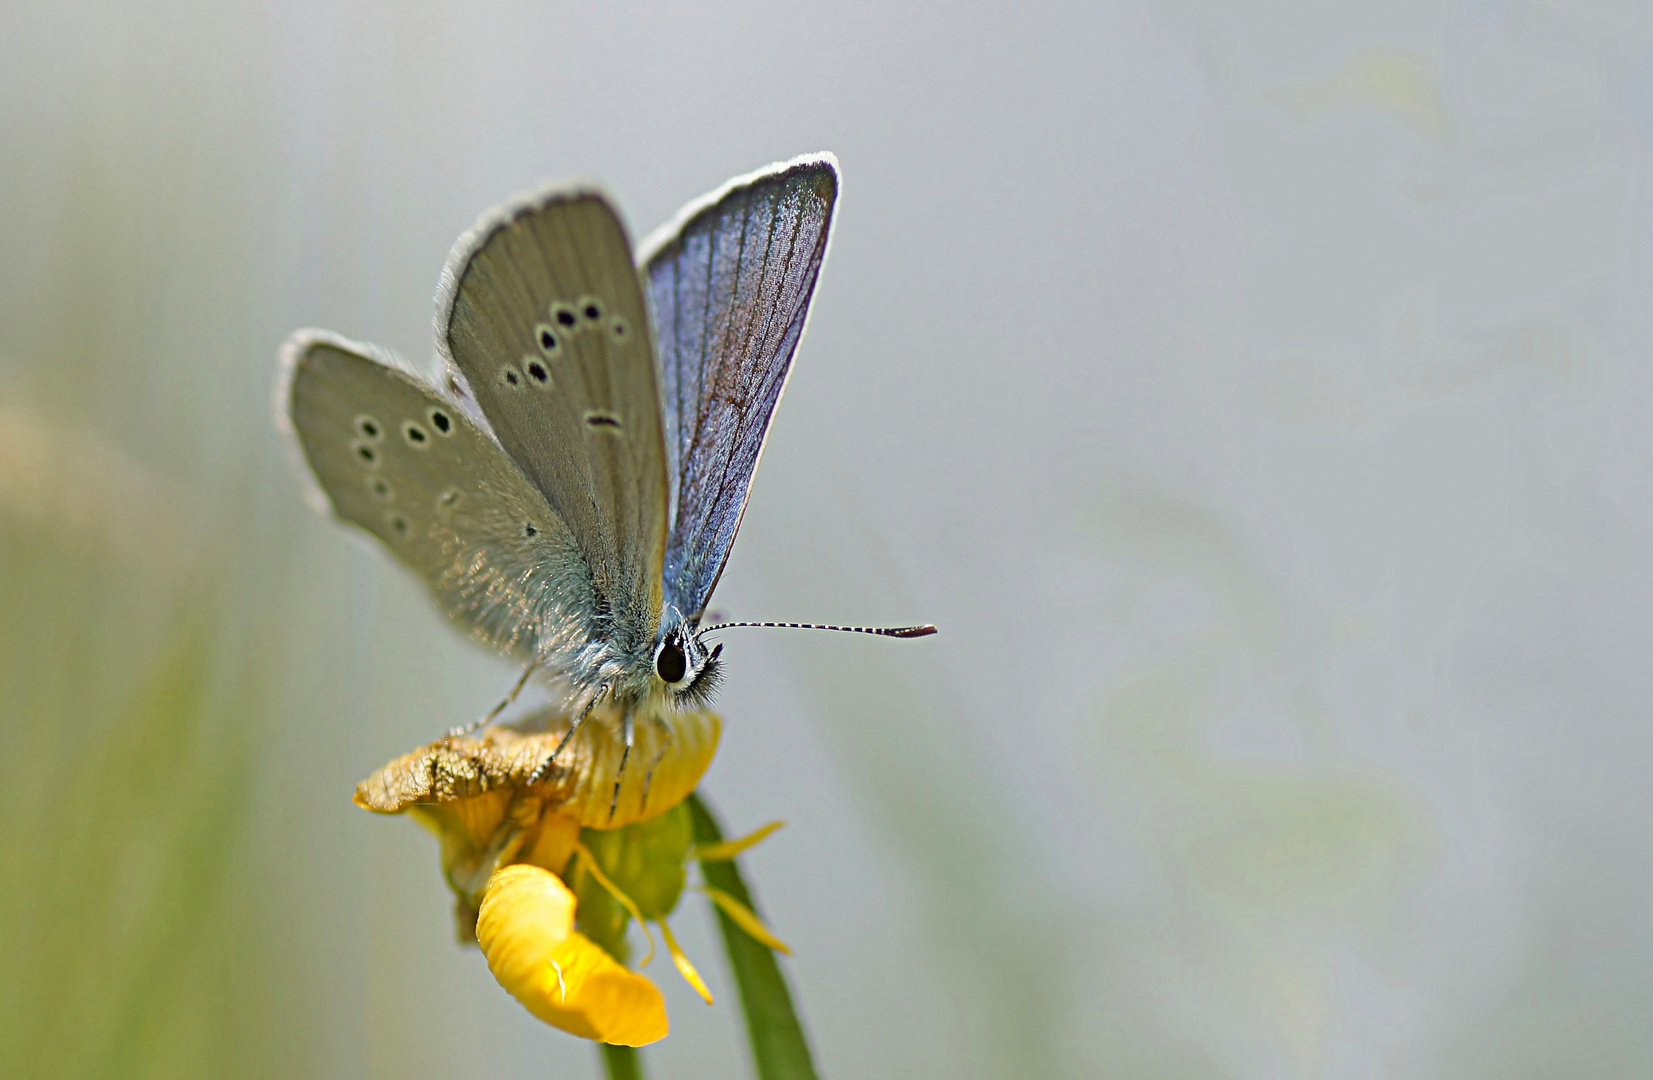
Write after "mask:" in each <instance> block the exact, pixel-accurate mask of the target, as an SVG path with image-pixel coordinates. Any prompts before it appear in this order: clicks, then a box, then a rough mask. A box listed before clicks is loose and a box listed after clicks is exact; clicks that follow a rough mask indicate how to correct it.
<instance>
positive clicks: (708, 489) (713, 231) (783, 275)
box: [643, 154, 838, 617]
mask: <svg viewBox="0 0 1653 1080" xmlns="http://www.w3.org/2000/svg"><path fill="white" fill-rule="evenodd" d="M837 196H838V162H837V159H836V158H834V157H833V156H832V155H830V154H819V155H812V156H809V157H803V158H797V159H795V160H793V161H790V162H786V163H784V164H780V165H774V166H770V167H769V168H767V169H763V170H760V171H758V172H756V173H752V174H751V175H748V176H743V177H739V178H737V179H735V180H732V181H730V182H729V183H728V184H726V185H725V186H724V187H722V188H720V189H719V190H717V191H715V192H713V193H712V194H711V195H709V196H707V197H706V198H705V199H702V200H700V201H698V202H696V203H692V204H690V206H688V207H687V208H685V210H684V211H683V213H682V214H680V215H679V217H678V220H677V221H676V222H674V223H673V224H671V225H668V226H666V227H665V228H664V229H662V230H661V231H660V232H659V233H657V234H656V236H655V237H654V238H651V241H650V242H649V243H648V244H646V245H645V248H644V256H643V263H644V272H645V275H646V277H647V279H648V285H649V296H650V300H651V302H652V307H653V313H654V320H655V323H654V325H655V328H656V334H657V336H658V339H659V363H660V376H659V377H660V390H661V401H662V409H661V412H662V414H663V418H662V423H663V425H664V427H665V441H666V465H667V472H668V475H669V477H670V483H671V493H670V502H671V532H670V536H669V539H668V540H667V544H666V562H665V578H666V582H665V584H666V599H667V602H668V603H671V604H674V605H676V607H677V608H678V610H680V611H681V612H682V613H683V614H684V615H685V616H691V617H698V616H699V615H700V613H701V612H702V611H703V609H704V608H705V606H706V602H707V600H708V599H709V598H710V597H711V594H712V589H713V588H714V587H715V586H716V584H717V579H718V576H719V575H720V574H721V573H722V572H723V564H724V562H725V561H726V560H727V559H728V557H729V549H730V548H731V547H732V546H733V544H734V542H735V533H736V531H737V530H738V529H739V528H740V518H741V515H742V514H743V513H744V512H745V509H746V499H747V496H748V494H749V493H750V491H751V486H752V478H753V476H754V474H755V473H756V471H757V466H758V458H759V457H760V456H761V454H762V453H763V444H764V439H765V437H766V436H767V434H768V431H769V421H770V419H771V417H772V416H773V415H774V411H775V404H776V403H777V402H778V401H779V400H780V396H781V391H782V389H783V388H784V387H785V385H786V379H787V375H788V374H789V372H790V371H791V368H792V356H793V354H794V353H795V352H796V351H797V348H798V342H799V341H800V340H801V339H802V337H803V332H804V323H805V321H806V320H807V319H808V317H809V302H810V297H811V296H812V295H813V294H814V292H815V281H816V278H817V277H818V275H819V274H820V271H821V263H822V262H823V261H824V260H825V259H826V251H827V241H828V238H829V235H830V232H831V224H832V211H833V205H834V203H835V201H836V200H837Z"/></svg>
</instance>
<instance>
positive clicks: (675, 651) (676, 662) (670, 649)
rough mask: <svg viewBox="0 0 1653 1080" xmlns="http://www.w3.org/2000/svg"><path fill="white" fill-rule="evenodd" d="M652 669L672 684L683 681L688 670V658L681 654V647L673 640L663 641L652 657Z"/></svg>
mask: <svg viewBox="0 0 1653 1080" xmlns="http://www.w3.org/2000/svg"><path fill="white" fill-rule="evenodd" d="M654 670H655V673H656V674H658V675H659V676H660V678H661V679H663V680H664V681H666V682H668V683H670V684H672V685H673V686H675V685H677V684H678V683H680V682H682V681H683V676H684V675H685V674H687V673H688V670H689V658H688V657H686V656H684V655H683V647H682V646H681V645H679V644H677V643H676V642H675V641H668V642H665V643H664V644H662V645H661V646H660V651H659V652H658V653H656V654H655V657H654Z"/></svg>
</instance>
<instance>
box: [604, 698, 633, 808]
mask: <svg viewBox="0 0 1653 1080" xmlns="http://www.w3.org/2000/svg"><path fill="white" fill-rule="evenodd" d="M620 731H621V732H622V734H623V736H624V738H625V743H626V748H625V749H624V750H622V751H620V767H619V768H618V769H615V770H614V797H613V798H612V799H610V800H609V801H608V820H610V821H613V820H614V812H615V811H616V810H618V809H619V808H620V781H621V780H622V779H624V778H625V775H626V759H627V758H629V757H631V743H632V737H633V736H634V735H636V734H637V724H636V721H634V720H633V719H632V710H631V708H630V707H627V709H626V715H625V717H624V719H622V720H621V721H620Z"/></svg>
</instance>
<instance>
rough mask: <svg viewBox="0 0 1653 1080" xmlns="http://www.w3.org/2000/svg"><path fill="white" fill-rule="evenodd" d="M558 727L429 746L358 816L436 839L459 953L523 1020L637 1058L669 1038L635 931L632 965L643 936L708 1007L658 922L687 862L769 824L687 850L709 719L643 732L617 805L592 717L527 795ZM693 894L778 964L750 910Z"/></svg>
mask: <svg viewBox="0 0 1653 1080" xmlns="http://www.w3.org/2000/svg"><path fill="white" fill-rule="evenodd" d="M568 723H569V721H568V718H567V717H560V716H557V715H555V714H552V713H549V712H547V713H542V714H540V715H539V716H537V717H535V718H533V719H532V720H530V721H528V722H525V723H523V724H520V725H516V726H504V725H501V726H496V727H491V728H488V729H486V730H484V731H482V732H479V733H477V734H474V735H462V736H450V737H448V738H445V739H440V740H438V741H436V742H434V743H431V744H430V745H429V746H426V747H423V748H421V749H419V750H416V751H414V752H413V753H411V754H407V755H404V756H403V757H400V758H398V759H396V760H395V761H392V762H391V763H390V764H389V765H386V766H385V767H384V768H383V769H381V770H380V771H379V772H377V773H375V774H374V775H373V776H372V777H369V778H368V779H367V780H364V781H363V782H362V783H361V784H359V785H358V786H357V788H356V795H355V802H356V804H357V805H358V806H362V807H365V808H367V809H369V810H374V811H377V812H380V813H407V814H409V815H410V816H412V817H414V818H415V819H416V820H418V821H419V822H420V823H421V824H423V825H425V826H426V827H427V828H429V829H430V830H431V831H432V832H433V833H435V834H436V836H437V838H438V839H439V840H440V842H441V854H442V872H443V874H444V876H445V877H446V878H447V881H448V884H449V886H450V887H451V888H452V889H453V892H454V896H455V898H456V902H455V905H454V915H455V920H456V923H457V927H458V931H459V937H460V939H461V940H462V941H465V942H475V943H476V944H478V945H480V946H481V948H482V952H483V954H484V956H486V958H487V961H488V968H489V970H490V971H492V972H493V974H494V978H496V979H497V980H498V981H499V984H500V985H501V986H502V987H504V988H505V989H506V991H508V992H509V993H510V994H511V996H512V997H514V998H516V999H517V1000H518V1001H519V1002H521V1003H522V1004H523V1006H524V1007H526V1008H527V1009H528V1011H529V1012H531V1013H533V1014H534V1015H535V1016H537V1017H539V1018H540V1019H541V1020H544V1021H545V1022H546V1023H548V1024H551V1025H553V1026H555V1027H558V1028H561V1029H563V1030H564V1031H567V1032H570V1033H572V1034H575V1035H579V1036H582V1037H584V1038H588V1039H597V1040H599V1041H602V1042H608V1043H618V1044H622V1045H627V1046H641V1045H644V1044H645V1043H650V1042H653V1041H655V1040H656V1039H660V1038H663V1037H664V1036H665V1034H666V1032H667V1028H668V1023H667V1019H666V1007H665V1001H664V999H662V997H661V996H660V990H659V988H658V987H656V986H655V985H654V983H653V982H651V981H650V980H649V979H647V978H645V977H644V976H642V975H640V974H638V973H636V972H634V971H632V970H630V969H629V968H627V967H626V966H625V964H624V961H625V959H626V957H627V954H628V949H627V942H626V933H627V929H628V927H629V926H630V924H631V922H632V921H633V920H636V922H637V923H638V925H639V926H640V927H641V928H642V930H643V932H644V934H645V935H648V940H649V951H648V954H647V955H646V956H645V957H644V958H643V961H642V965H646V964H647V963H648V962H649V959H650V958H652V957H653V955H654V937H653V935H652V934H651V933H650V931H649V924H650V923H652V924H654V925H655V926H657V927H658V928H659V929H660V932H661V936H662V937H663V938H664V940H665V943H666V948H667V949H668V951H669V952H670V953H671V958H672V963H673V964H674V965H675V966H676V967H677V970H678V971H679V973H681V974H682V976H683V978H684V979H686V980H687V981H688V982H689V984H690V985H691V986H693V987H694V988H695V990H696V991H698V992H699V993H700V995H701V996H702V997H703V998H705V1000H706V1003H707V1004H711V1001H712V995H711V991H710V990H709V989H708V988H707V986H706V983H705V980H703V979H702V978H701V977H700V973H699V972H698V971H696V970H695V966H694V965H693V964H692V963H691V962H690V961H689V958H688V957H687V956H686V955H684V953H683V950H682V949H681V948H680V947H679V946H678V943H677V939H676V937H675V935H673V934H672V932H671V929H670V927H669V926H668V925H667V923H666V919H667V917H668V916H669V915H670V914H671V913H672V912H673V910H675V909H676V907H677V903H678V900H679V898H680V897H681V896H682V893H683V890H684V887H685V884H686V879H687V870H688V864H689V862H690V861H691V860H692V859H694V858H700V859H720V858H732V857H734V855H735V854H736V853H737V852H738V851H741V850H743V849H744V848H746V847H749V846H750V845H751V844H753V843H756V842H757V841H758V840H761V839H762V838H763V837H764V836H767V835H768V833H769V832H771V831H773V829H774V828H776V827H778V823H777V825H774V826H768V827H766V828H764V829H762V830H759V831H758V832H757V833H754V834H753V835H752V836H750V837H747V838H746V839H744V840H736V841H730V842H728V843H725V844H718V845H715V846H714V847H711V848H706V849H697V848H695V847H694V846H693V834H694V828H693V823H692V820H691V815H690V814H689V807H688V805H687V804H686V803H685V802H684V799H686V798H687V797H688V795H689V794H690V793H691V792H692V791H693V790H694V787H695V785H696V784H697V783H699V781H700V777H701V775H702V774H703V773H704V772H705V771H706V767H707V765H709V764H710V763H711V759H712V755H713V753H714V752H715V751H716V749H717V741H718V735H719V731H720V721H719V720H718V718H717V716H716V715H714V714H712V713H706V712H695V713H677V712H674V713H671V714H670V715H667V716H661V717H646V718H643V720H642V722H640V723H638V724H637V728H636V737H635V741H634V744H633V747H632V751H631V755H630V759H629V763H628V765H627V768H626V771H625V772H624V774H622V775H621V777H620V780H621V782H620V785H619V788H618V791H616V786H615V774H616V772H617V770H618V767H619V763H620V760H621V753H622V751H623V750H624V746H623V743H622V742H621V737H620V717H619V716H618V714H617V713H615V712H613V711H612V710H609V711H603V710H601V709H600V710H598V711H595V712H594V713H593V714H592V716H591V717H589V718H588V719H587V721H586V723H585V725H584V726H582V727H581V729H580V731H579V732H577V733H576V734H575V736H574V738H573V739H571V740H569V743H568V745H567V746H565V747H563V749H562V752H561V753H560V754H559V755H558V760H557V763H556V766H555V767H553V768H551V769H549V770H547V771H546V774H545V776H544V778H543V779H542V781H541V782H540V783H537V784H533V785H530V784H529V783H528V779H529V777H531V776H533V775H534V774H535V771H536V770H537V769H539V768H540V766H541V765H542V764H543V763H544V762H545V761H546V759H547V758H548V757H549V756H550V754H551V752H552V751H553V750H555V749H556V747H557V745H558V744H559V743H560V742H561V740H562V736H563V734H564V733H565V732H567V730H568ZM699 888H700V889H701V890H702V891H704V892H706V893H707V894H708V895H709V896H710V897H711V899H712V900H713V902H714V903H716V904H717V905H718V907H720V908H722V909H723V910H724V911H725V912H726V913H727V914H729V915H730V917H731V918H733V919H734V920H735V922H736V923H737V924H738V925H740V926H741V927H742V928H744V929H745V930H746V932H747V933H748V934H750V935H752V936H753V937H754V938H756V939H757V940H758V941H761V942H763V943H764V944H766V945H769V946H770V947H772V948H778V949H781V950H783V951H785V949H786V946H785V945H784V944H782V943H781V942H780V941H779V940H778V939H776V938H775V936H774V935H773V934H771V933H770V932H769V931H768V929H767V928H766V927H765V926H764V925H763V923H762V922H761V921H759V919H758V917H757V915H756V914H755V913H753V912H752V911H751V910H750V909H749V908H747V907H746V906H745V905H743V904H741V903H740V902H739V901H737V900H735V898H734V897H732V896H729V895H728V894H726V893H722V892H719V891H718V890H716V889H711V888H707V887H704V886H701V887H699ZM642 965H640V966H642Z"/></svg>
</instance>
